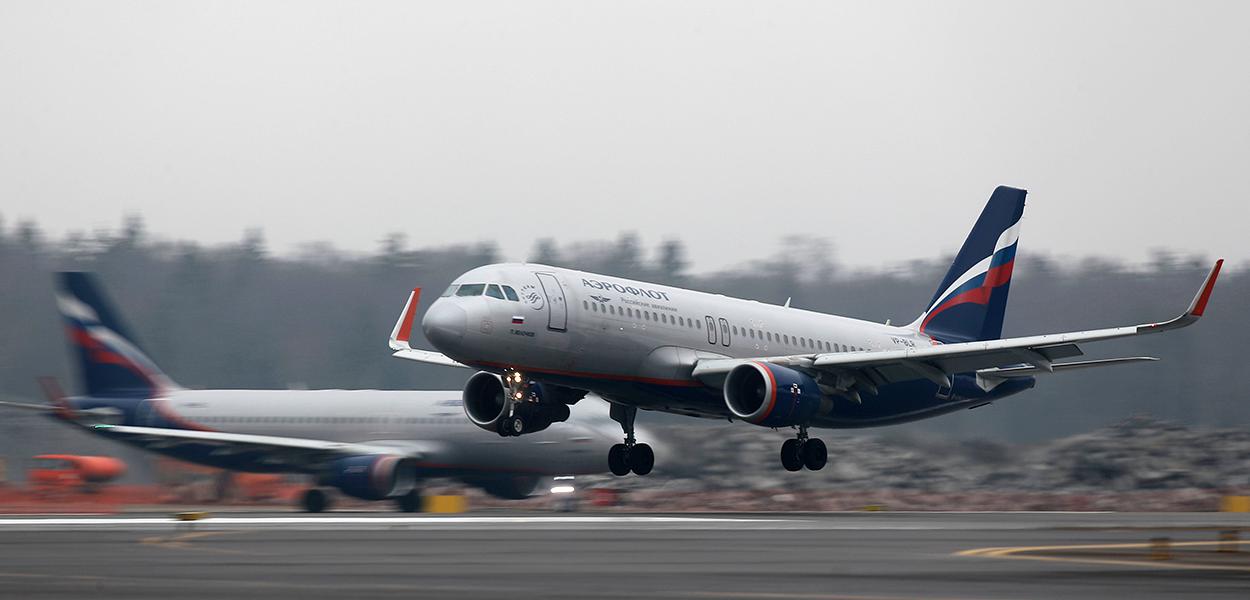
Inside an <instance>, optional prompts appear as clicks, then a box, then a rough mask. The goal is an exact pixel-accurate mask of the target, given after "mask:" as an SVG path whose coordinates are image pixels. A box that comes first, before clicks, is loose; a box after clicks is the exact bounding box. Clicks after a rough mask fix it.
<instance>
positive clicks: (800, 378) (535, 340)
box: [390, 187, 1223, 475]
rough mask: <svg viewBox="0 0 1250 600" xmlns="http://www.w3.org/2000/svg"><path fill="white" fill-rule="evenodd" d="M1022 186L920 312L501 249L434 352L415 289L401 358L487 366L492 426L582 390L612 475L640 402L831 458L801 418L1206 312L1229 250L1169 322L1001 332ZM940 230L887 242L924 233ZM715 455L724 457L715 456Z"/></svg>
mask: <svg viewBox="0 0 1250 600" xmlns="http://www.w3.org/2000/svg"><path fill="white" fill-rule="evenodd" d="M1024 199H1025V191H1024V190H1021V189H1015V188H1010V187H999V188H997V189H996V190H995V191H994V193H993V195H992V196H991V197H990V200H989V202H988V203H987V204H986V206H985V209H984V210H983V212H982V213H981V216H980V218H979V219H978V220H977V222H976V224H975V225H974V226H973V229H972V232H971V234H969V236H968V238H967V240H966V241H965V242H964V245H963V247H962V249H961V250H960V251H959V254H958V255H957V256H956V257H955V261H954V264H952V265H951V267H950V270H949V271H948V273H947V274H946V277H945V278H944V279H943V280H942V282H941V284H940V285H939V286H938V288H937V291H936V292H935V293H934V295H933V297H932V299H931V300H930V301H929V302H928V303H927V304H926V305H925V306H926V308H925V310H924V311H923V312H922V314H921V315H920V316H919V317H918V318H917V319H916V320H915V321H914V322H912V323H911V324H909V325H906V326H902V327H898V326H891V325H890V324H889V323H888V322H887V323H886V324H880V323H873V322H868V321H862V320H857V319H850V318H845V317H840V316H834V315H826V314H820V313H815V312H810V311H806V310H799V309H795V308H791V307H790V305H789V304H790V303H789V301H787V302H786V304H785V306H775V305H769V304H763V303H760V302H756V301H752V300H740V299H737V298H729V297H725V296H722V295H718V294H706V293H702V292H695V291H690V290H684V289H679V288H674V287H668V286H663V285H657V284H651V283H645V282H639V281H629V280H625V279H621V278H618V277H611V276H607V275H599V274H595V273H586V272H581V271H574V270H570V269H563V268H557V267H550V266H546V265H539V264H496V265H488V266H484V267H479V268H476V269H473V270H471V271H469V272H467V273H465V274H463V275H461V276H460V277H457V278H456V279H455V281H453V282H452V283H451V286H450V287H448V288H447V290H446V291H445V292H444V293H443V294H442V296H441V297H440V298H439V299H438V300H437V301H435V302H434V303H433V305H431V306H430V308H429V310H428V311H427V312H426V314H425V316H424V318H423V319H422V321H421V326H422V329H423V330H424V332H425V337H426V339H428V340H429V341H430V343H431V344H433V345H434V346H435V347H436V348H437V349H438V350H440V351H441V352H442V353H439V352H431V351H426V350H418V349H414V348H412V347H411V346H410V345H409V333H410V332H411V328H412V321H413V318H414V313H415V309H416V303H417V299H418V292H419V290H414V292H413V293H412V294H411V295H410V296H409V298H408V304H407V306H405V308H404V310H403V312H402V313H401V315H400V320H399V322H398V323H397V324H396V327H395V331H393V332H392V334H391V339H390V346H391V349H392V350H394V351H395V353H394V356H396V357H399V358H404V359H409V360H416V361H421V362H427V363H433V364H441V365H449V366H460V367H470V368H475V369H481V370H482V372H480V373H478V374H476V375H474V376H473V377H472V378H471V379H470V380H469V381H468V383H467V384H466V386H465V390H464V409H465V412H466V413H467V415H468V417H469V419H470V420H471V421H472V422H473V423H474V424H476V425H478V426H480V427H482V428H484V429H488V430H492V431H496V432H498V433H499V434H500V435H521V434H525V433H528V432H531V431H541V430H542V429H543V428H545V427H547V426H549V425H550V424H551V423H552V422H558V421H560V420H562V419H563V418H564V417H565V416H566V415H567V408H566V407H565V406H564V405H565V404H567V403H570V402H574V401H576V400H578V399H580V398H581V397H583V396H585V395H586V394H587V393H595V394H598V395H600V396H602V397H603V398H604V399H606V400H608V401H609V402H611V404H612V405H611V416H612V418H613V419H614V420H616V421H617V422H619V423H620V424H621V427H622V429H623V430H624V434H625V440H624V442H623V443H620V444H616V445H614V446H613V447H612V449H611V450H610V451H609V454H608V462H609V465H610V468H611V470H612V472H613V473H615V474H617V475H625V474H627V473H629V472H630V471H633V472H634V473H636V474H638V475H645V474H647V473H649V472H650V471H651V469H652V466H653V464H654V460H655V454H654V451H653V450H652V449H651V447H650V446H649V445H647V444H645V443H637V442H636V438H635V431H634V420H635V416H636V414H637V410H638V409H639V408H643V409H647V410H658V411H664V412H671V413H677V414H682V415H689V416H697V417H708V418H721V419H724V418H728V419H729V420H731V421H732V420H742V421H746V422H748V423H752V424H755V425H759V426H763V427H771V428H781V427H785V428H792V429H794V430H795V437H794V438H792V439H789V440H786V441H785V443H784V444H782V447H781V464H782V466H783V467H784V468H785V469H786V470H789V471H798V470H800V469H802V468H804V467H807V468H808V469H812V470H817V469H820V468H822V467H824V465H825V463H826V461H827V459H828V453H827V450H826V447H825V444H824V442H822V441H821V440H820V439H818V438H812V437H809V436H808V428H809V427H824V428H849V427H873V426H879V425H889V424H894V423H903V422H906V421H913V420H917V419H924V418H928V417H933V416H937V415H941V414H944V413H948V412H951V411H955V410H959V409H965V408H976V407H978V406H982V405H985V404H989V403H990V402H993V401H995V400H998V399H1000V398H1005V397H1007V396H1010V395H1012V394H1016V393H1019V392H1022V391H1024V390H1027V389H1029V388H1032V387H1033V386H1034V384H1035V383H1036V380H1035V378H1036V376H1039V375H1049V374H1052V373H1062V372H1067V371H1071V370H1075V369H1086V368H1092V367H1102V366H1108V365H1119V364H1126V363H1134V362H1142V361H1153V360H1156V359H1155V358H1151V357H1143V356H1134V357H1125V358H1111V359H1102V360H1085V361H1073V362H1059V361H1061V360H1063V359H1068V358H1072V357H1076V356H1081V355H1082V354H1083V351H1082V350H1081V348H1080V347H1079V346H1078V345H1077V344H1078V343H1084V342H1094V341H1101V340H1110V339H1116V338H1123V337H1128V336H1135V335H1143V334H1149V333H1159V332H1163V331H1170V330H1173V329H1178V328H1181V327H1185V326H1187V325H1190V324H1192V323H1194V322H1196V321H1197V320H1198V318H1199V317H1201V316H1202V314H1203V312H1204V310H1205V309H1206V306H1207V301H1208V300H1209V299H1210V297H1211V290H1212V288H1213V287H1214V285H1215V280H1216V277H1217V276H1218V275H1219V271H1220V267H1221V265H1222V264H1223V261H1222V260H1220V261H1217V262H1216V263H1215V266H1214V267H1213V268H1212V269H1211V272H1210V274H1209V275H1208V276H1207V278H1206V281H1205V282H1204V283H1203V285H1202V287H1201V288H1200V289H1199V290H1198V294H1197V295H1196V296H1195V297H1194V299H1193V302H1191V303H1190V305H1189V307H1188V308H1187V309H1186V310H1185V312H1184V313H1183V314H1181V315H1180V316H1178V317H1176V318H1174V319H1172V320H1169V321H1165V322H1161V323H1148V324H1143V325H1135V326H1131V327H1117V328H1111V329H1101V330H1095V331H1081V332H1070V333H1059V334H1051V335H1038V336H1030V337H1020V338H1008V339H1001V333H1002V327H1003V319H1004V315H1005V314H1006V308H1007V292H1008V288H1009V287H1010V284H1011V274H1012V268H1013V265H1014V263H1015V256H1016V245H1017V240H1018V237H1019V232H1020V224H1021V218H1022V216H1023V214H1024ZM932 237H933V232H923V235H921V234H919V233H918V234H917V235H912V236H908V235H902V234H900V235H899V236H898V237H897V238H896V239H894V240H892V241H891V242H890V243H899V244H915V243H917V242H918V241H921V240H927V239H931V238H932ZM708 459H709V460H715V457H709V458H708Z"/></svg>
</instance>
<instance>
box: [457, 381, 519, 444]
mask: <svg viewBox="0 0 1250 600" xmlns="http://www.w3.org/2000/svg"><path fill="white" fill-rule="evenodd" d="M506 394H507V390H505V389H504V387H503V381H502V380H501V379H500V378H499V376H498V375H495V374H494V373H487V372H485V371H482V372H480V373H477V374H476V375H474V376H473V377H470V378H469V382H468V383H466V384H464V393H463V394H462V396H461V397H462V398H463V400H464V414H465V415H467V416H468V417H469V420H470V421H472V422H473V424H474V425H477V426H478V427H481V428H482V429H485V430H488V431H498V429H499V422H500V421H502V420H503V418H504V417H506V416H508V402H507V398H505V395H506Z"/></svg>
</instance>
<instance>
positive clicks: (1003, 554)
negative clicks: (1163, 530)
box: [955, 540, 1250, 572]
mask: <svg viewBox="0 0 1250 600" xmlns="http://www.w3.org/2000/svg"><path fill="white" fill-rule="evenodd" d="M1230 543H1236V544H1243V543H1246V542H1245V541H1237V542H1229V541H1219V540H1217V541H1210V542H1207V541H1202V542H1172V544H1171V546H1172V547H1174V548H1192V547H1201V546H1219V545H1221V544H1230ZM1150 547H1151V544H1150V543H1149V542H1144V543H1131V544H1073V545H1066V546H1008V547H999V548H975V549H972V550H963V551H961V552H956V553H955V555H956V556H971V557H980V558H1010V559H1016V560H1040V561H1046V562H1064V563H1075V564H1093V565H1115V566H1122V567H1152V568H1164V569H1198V570H1209V571H1244V572H1250V566H1238V565H1208V564H1200V563H1187V562H1184V561H1178V560H1170V561H1157V560H1134V559H1128V558H1126V559H1119V558H1080V557H1074V556H1037V555H1031V554H1029V553H1031V552H1071V551H1080V550H1149V549H1150Z"/></svg>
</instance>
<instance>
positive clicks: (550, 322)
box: [535, 273, 569, 331]
mask: <svg viewBox="0 0 1250 600" xmlns="http://www.w3.org/2000/svg"><path fill="white" fill-rule="evenodd" d="M535 275H537V276H538V283H539V284H541V285H542V286H543V293H544V294H546V295H547V329H552V330H555V331H564V330H565V328H566V327H568V318H569V307H568V306H567V305H566V304H565V302H564V289H563V288H561V287H560V282H559V281H558V280H556V276H555V275H552V274H551V273H535Z"/></svg>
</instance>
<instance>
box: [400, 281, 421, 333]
mask: <svg viewBox="0 0 1250 600" xmlns="http://www.w3.org/2000/svg"><path fill="white" fill-rule="evenodd" d="M420 300H421V288H419V287H417V288H412V295H411V296H408V310H407V312H405V313H404V324H403V325H401V326H400V327H399V335H397V336H395V339H397V340H399V341H401V342H406V341H408V338H409V336H411V335H412V319H413V317H415V316H416V315H417V303H418V302H420Z"/></svg>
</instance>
